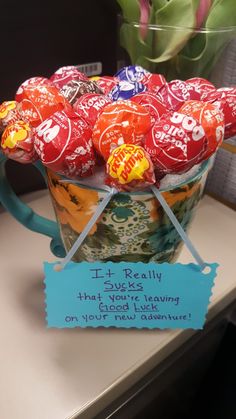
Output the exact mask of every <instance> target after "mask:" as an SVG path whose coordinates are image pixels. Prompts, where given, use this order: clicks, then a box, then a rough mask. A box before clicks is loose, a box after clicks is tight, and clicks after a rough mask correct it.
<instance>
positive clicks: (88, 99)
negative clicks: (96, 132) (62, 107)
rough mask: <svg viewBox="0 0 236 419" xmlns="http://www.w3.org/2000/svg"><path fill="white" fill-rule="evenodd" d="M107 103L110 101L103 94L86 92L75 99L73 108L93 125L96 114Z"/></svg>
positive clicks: (98, 113)
mask: <svg viewBox="0 0 236 419" xmlns="http://www.w3.org/2000/svg"><path fill="white" fill-rule="evenodd" d="M109 103H112V101H111V99H110V98H109V97H107V96H105V95H100V94H96V93H87V94H85V95H83V96H81V97H80V98H79V99H77V100H76V102H75V103H74V105H73V108H74V110H75V112H76V113H78V115H80V116H81V117H82V118H84V119H85V121H86V122H87V123H88V124H89V125H90V126H91V127H93V126H94V124H95V122H96V120H97V118H98V115H100V113H101V112H102V110H103V109H104V107H105V106H107V105H108V104H109Z"/></svg>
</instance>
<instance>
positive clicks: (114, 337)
mask: <svg viewBox="0 0 236 419" xmlns="http://www.w3.org/2000/svg"><path fill="white" fill-rule="evenodd" d="M24 200H25V201H26V202H29V203H30V205H31V206H32V207H33V208H34V209H35V210H37V212H38V213H40V214H41V215H47V216H50V217H51V218H53V212H52V207H51V203H50V200H49V197H48V195H47V192H46V191H45V192H44V191H43V192H41V191H40V192H36V193H34V194H31V195H28V196H26V197H25V198H24ZM0 229H1V242H0V263H1V275H0V291H1V294H0V295H1V304H0V312H1V318H2V321H1V345H0V357H1V374H0V411H1V418H8V419H32V418H34V419H72V418H76V417H77V415H78V417H79V418H81V419H85V418H89V419H91V418H92V417H93V416H94V415H95V413H96V412H98V411H99V409H101V408H103V407H105V406H106V405H107V404H108V403H109V402H111V401H112V400H113V399H114V398H115V397H117V396H118V395H119V394H121V392H123V391H124V390H125V389H127V388H128V387H129V386H130V385H132V384H133V383H134V382H135V381H137V380H138V379H139V378H141V377H142V376H143V375H144V374H145V373H147V372H148V371H150V369H151V368H152V367H154V366H156V365H158V363H160V362H161V361H162V360H163V359H164V358H165V357H166V356H167V355H169V354H170V353H171V352H172V351H173V350H174V349H176V348H177V347H178V346H180V345H181V344H182V343H183V342H184V341H186V340H187V339H188V338H189V337H190V336H191V335H192V334H193V333H194V332H193V331H189V330H187V331H182V330H164V331H158V330H122V329H121V330H117V329H115V330H113V329H105V330H103V329H99V330H98V329H94V330H93V329H72V330H69V329H68V330H54V329H52V330H51V329H47V328H46V326H45V318H44V301H43V298H44V294H43V268H42V262H43V261H45V260H48V261H53V260H55V258H54V257H53V256H52V255H51V254H50V251H49V239H48V238H47V237H43V236H40V235H38V234H35V233H32V232H30V231H28V230H26V229H25V228H24V227H22V226H21V225H20V224H18V223H17V222H16V221H15V220H14V219H13V218H12V217H11V216H10V215H8V214H7V213H1V214H0ZM190 237H191V239H192V240H193V242H194V244H195V246H196V248H197V249H198V250H199V253H200V254H201V255H202V257H203V258H204V259H205V260H206V261H208V262H214V261H217V262H218V263H219V264H220V268H219V270H218V277H217V280H216V284H215V287H214V290H213V296H212V301H211V304H210V310H209V314H208V319H210V318H212V317H213V316H214V315H215V314H217V313H218V312H219V311H220V310H221V309H223V308H224V307H226V306H227V305H228V304H229V303H231V302H232V301H233V300H234V298H235V296H236V281H235V272H234V269H233V262H234V258H235V256H236V254H235V237H236V213H235V212H234V211H233V210H231V209H229V208H227V207H225V206H224V205H222V204H220V203H219V202H217V201H215V200H213V199H212V198H209V197H208V196H205V197H204V198H203V200H202V202H201V203H200V206H199V209H198V213H197V215H196V217H195V219H194V222H193V225H192V227H191V230H190ZM179 260H180V261H181V262H183V263H187V262H192V257H191V255H190V254H189V253H188V251H187V249H186V248H184V249H183V251H182V253H181V257H180V259H179Z"/></svg>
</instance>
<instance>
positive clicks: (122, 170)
mask: <svg viewBox="0 0 236 419" xmlns="http://www.w3.org/2000/svg"><path fill="white" fill-rule="evenodd" d="M106 171H107V174H108V178H107V180H106V183H107V184H109V185H110V186H114V187H116V188H117V189H118V190H125V191H132V190H142V189H145V188H146V187H148V186H150V185H153V184H154V183H155V175H154V168H153V164H152V161H151V159H150V157H149V155H148V154H147V152H146V151H145V150H144V149H143V147H140V146H136V145H133V144H123V145H121V146H119V147H117V148H116V149H115V150H113V152H112V153H111V155H110V157H109V158H108V160H107V165H106Z"/></svg>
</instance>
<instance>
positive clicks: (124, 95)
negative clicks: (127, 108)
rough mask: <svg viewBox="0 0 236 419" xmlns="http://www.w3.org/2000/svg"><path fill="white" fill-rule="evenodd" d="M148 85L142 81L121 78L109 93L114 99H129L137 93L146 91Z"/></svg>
mask: <svg viewBox="0 0 236 419" xmlns="http://www.w3.org/2000/svg"><path fill="white" fill-rule="evenodd" d="M145 90H146V87H145V86H144V85H143V84H142V83H138V82H130V81H125V80H121V81H120V82H119V83H118V84H117V85H116V86H115V87H113V89H112V90H111V91H110V93H109V97H110V98H111V99H112V100H113V101H116V100H127V99H130V98H131V97H133V96H135V95H136V94H137V93H141V92H144V91H145Z"/></svg>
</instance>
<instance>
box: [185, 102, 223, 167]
mask: <svg viewBox="0 0 236 419" xmlns="http://www.w3.org/2000/svg"><path fill="white" fill-rule="evenodd" d="M179 112H181V113H183V114H185V115H188V116H192V117H193V118H195V119H196V120H197V121H198V122H199V123H200V124H201V125H202V127H203V128H204V131H205V134H206V139H207V147H206V149H205V152H204V155H203V157H202V158H203V159H207V158H208V157H210V156H211V155H212V154H213V153H214V152H215V151H216V150H217V148H218V147H219V146H220V145H221V143H222V141H223V138H224V114H223V112H222V111H221V110H220V109H218V108H217V107H216V106H215V105H213V104H211V103H205V102H201V101H195V100H190V101H187V102H185V103H184V105H182V106H181V108H180V110H179Z"/></svg>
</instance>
